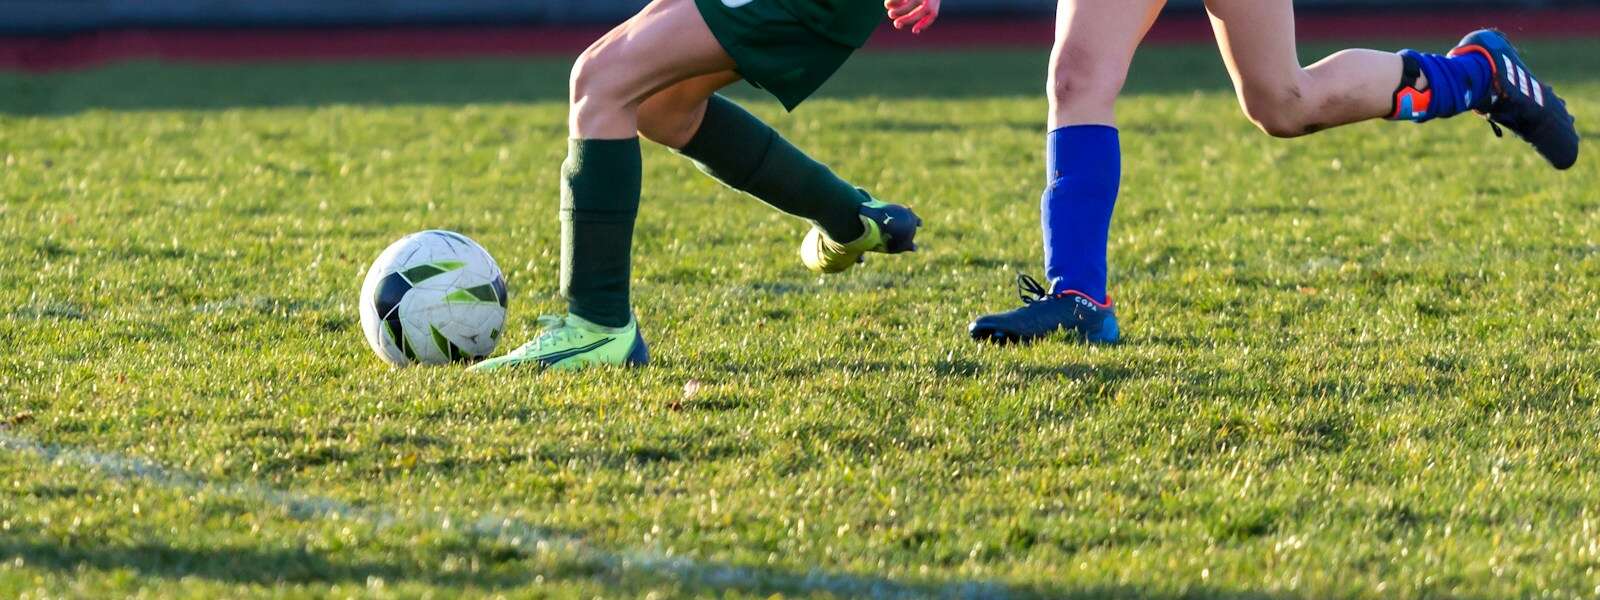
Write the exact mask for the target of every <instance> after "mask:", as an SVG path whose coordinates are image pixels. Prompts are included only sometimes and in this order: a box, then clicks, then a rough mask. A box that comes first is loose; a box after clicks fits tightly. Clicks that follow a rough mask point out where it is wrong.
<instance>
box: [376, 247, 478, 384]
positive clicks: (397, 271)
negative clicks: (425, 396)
mask: <svg viewBox="0 0 1600 600" xmlns="http://www.w3.org/2000/svg"><path fill="white" fill-rule="evenodd" d="M505 322H506V281H505V278H504V277H503V276H501V274H500V266H499V265H496V264H495V262H494V257H491V256H489V252H488V251H486V250H484V249H483V247H482V246H479V245H478V243H477V242H474V241H472V240H470V239H467V237H466V236H464V235H461V234H459V233H454V232H450V231H440V230H432V231H423V232H421V233H414V234H411V235H408V236H406V237H404V238H401V240H400V241H398V242H395V243H394V244H392V245H390V246H389V247H388V248H387V249H385V250H384V251H383V254H380V255H378V260H377V262H374V263H372V268H371V269H370V270H368V271H367V281H366V283H365V284H364V285H362V286H361V330H362V332H364V333H366V335H367V342H368V343H369V344H371V345H372V351H373V352H377V353H378V358H381V359H383V360H384V361H386V362H388V363H389V364H392V365H395V366H397V367H404V366H407V365H411V364H416V363H421V364H426V365H437V364H443V363H448V362H459V361H468V362H470V361H475V360H479V359H482V358H484V357H487V356H489V354H490V353H491V352H494V347H495V344H496V343H498V342H499V341H500V331H501V328H502V327H503V326H504V325H505Z"/></svg>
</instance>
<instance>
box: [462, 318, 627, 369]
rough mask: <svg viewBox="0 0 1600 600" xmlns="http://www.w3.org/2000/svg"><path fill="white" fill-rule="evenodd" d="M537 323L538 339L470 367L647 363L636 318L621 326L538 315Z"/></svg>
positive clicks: (511, 367) (543, 367)
mask: <svg viewBox="0 0 1600 600" xmlns="http://www.w3.org/2000/svg"><path fill="white" fill-rule="evenodd" d="M539 326H540V328H541V329H542V331H541V332H540V333H539V337H538V339H535V340H533V341H531V342H528V343H526V344H523V345H522V347H521V348H517V349H516V350H512V351H511V352H508V353H506V354H505V356H501V357H499V358H491V359H489V360H486V361H483V362H481V363H478V364H476V365H473V366H472V368H471V369H470V370H471V371H475V372H479V373H482V372H488V371H500V370H505V369H520V368H532V369H559V370H578V369H583V368H586V367H591V366H596V365H623V366H629V367H637V366H644V364H645V363H648V362H650V351H649V349H648V348H646V347H645V343H644V336H642V335H640V334H639V321H638V320H637V319H634V320H631V321H628V324H627V325H626V326H623V327H605V326H602V325H596V324H594V323H591V322H589V321H586V320H584V319H583V318H582V317H579V316H577V315H567V316H564V317H562V316H555V315H545V316H542V317H539Z"/></svg>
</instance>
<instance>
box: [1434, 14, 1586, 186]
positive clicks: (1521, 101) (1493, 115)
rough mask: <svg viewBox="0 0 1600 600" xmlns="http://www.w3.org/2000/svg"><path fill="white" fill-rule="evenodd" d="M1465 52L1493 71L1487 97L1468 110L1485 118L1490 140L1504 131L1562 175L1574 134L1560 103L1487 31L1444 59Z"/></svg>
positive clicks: (1571, 158)
mask: <svg viewBox="0 0 1600 600" xmlns="http://www.w3.org/2000/svg"><path fill="white" fill-rule="evenodd" d="M1469 52H1477V53H1480V54H1482V55H1483V57H1484V58H1485V59H1488V61H1489V68H1490V69H1491V70H1493V71H1494V85H1493V86H1490V89H1489V97H1487V98H1479V99H1476V100H1475V101H1474V102H1473V106H1472V109H1473V110H1475V111H1478V112H1479V113H1480V114H1483V115H1484V116H1485V117H1486V118H1488V120H1489V126H1490V127H1492V128H1494V134H1495V135H1497V136H1504V135H1505V134H1504V133H1503V132H1501V131H1500V127H1501V126H1504V127H1505V128H1506V129H1510V130H1511V131H1512V132H1514V133H1516V134H1517V137H1520V138H1522V139H1523V140H1524V141H1526V142H1528V143H1529V144H1533V148H1534V149H1535V150H1538V151H1539V155H1540V156H1543V157H1544V158H1545V160H1548V161H1550V164H1551V165H1552V166H1554V167H1555V168H1557V169H1567V168H1570V167H1572V165H1573V163H1576V162H1578V128H1577V127H1576V126H1575V125H1573V118H1572V115H1571V114H1570V113H1568V112H1567V103H1566V101H1564V100H1562V99H1561V98H1560V97H1559V96H1556V92H1555V90H1554V89H1552V88H1551V87H1550V86H1548V85H1545V84H1544V83H1543V82H1541V81H1539V80H1538V79H1535V78H1534V77H1533V72H1532V71H1529V70H1528V65H1527V64H1525V63H1523V62H1522V57H1520V56H1518V55H1517V49H1516V48H1514V47H1512V46H1511V42H1510V41H1509V40H1507V39H1506V36H1505V35H1504V34H1502V33H1500V32H1499V31H1495V30H1493V29H1479V30H1477V31H1474V32H1472V33H1469V34H1467V37H1465V38H1462V39H1461V43H1460V44H1458V45H1457V46H1456V47H1455V48H1454V49H1452V50H1451V51H1450V56H1461V55H1463V54H1467V53H1469Z"/></svg>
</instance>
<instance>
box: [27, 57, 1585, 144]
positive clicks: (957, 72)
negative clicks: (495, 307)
mask: <svg viewBox="0 0 1600 600" xmlns="http://www.w3.org/2000/svg"><path fill="white" fill-rule="evenodd" d="M1447 43H1448V42H1441V41H1438V40H1428V41H1421V40H1411V41H1410V44H1406V43H1394V44H1383V43H1376V44H1374V43H1366V44H1364V45H1366V46H1368V47H1379V48H1387V47H1393V48H1399V47H1402V46H1406V45H1414V46H1416V47H1421V48H1432V47H1436V46H1440V45H1441V44H1447ZM1339 47H1340V46H1339V45H1328V44H1317V45H1308V46H1305V47H1303V48H1302V49H1301V56H1302V58H1308V57H1318V56H1323V55H1326V54H1328V53H1330V52H1332V51H1335V50H1337V49H1338V48H1339ZM1525 50H1526V51H1527V54H1528V55H1529V56H1530V60H1531V61H1533V64H1534V65H1535V66H1536V67H1537V68H1538V69H1539V75H1540V78H1541V79H1542V80H1547V81H1551V82H1554V83H1555V84H1556V85H1557V86H1561V85H1563V84H1573V83H1579V82H1583V83H1590V82H1595V81H1600V61H1597V60H1596V59H1594V58H1593V57H1596V56H1600V39H1596V40H1566V41H1549V42H1535V43H1530V44H1527V45H1526V47H1525ZM1048 54H1049V53H1048V50H1047V49H1045V48H1039V49H1020V50H1017V49H1013V50H967V51H933V52H868V53H863V54H861V55H860V56H857V57H855V58H854V59H852V60H851V61H850V62H849V63H847V64H846V65H845V68H844V69H842V70H841V71H840V72H839V74H838V75H837V76H836V77H835V78H834V79H833V80H832V81H830V82H828V84H827V85H826V86H824V87H823V89H822V90H821V92H819V94H818V96H817V97H818V98H819V99H842V100H851V99H871V98H893V99H975V98H1019V97H1020V98H1036V99H1039V100H1041V101H1042V100H1043V95H1044V78H1045V73H1046V70H1047V61H1048V58H1049V57H1048ZM570 67H571V59H569V58H534V59H524V60H513V59H472V60H441V61H411V62H399V61H352V62H333V63H317V62H306V63H294V62H282V63H258V64H248V65H180V64H159V63H156V62H152V61H143V62H131V63H123V64H119V65H114V66H110V67H105V68H100V69H94V70H88V71H81V72H70V73H55V74H47V75H19V74H14V73H0V113H9V114H13V115H62V114H72V113H77V112H81V111H85V110H168V109H188V110H221V109H228V108H238V107H316V106H328V105H348V104H356V105H380V106H383V105H462V104H504V103H536V102H542V103H557V104H561V103H565V102H566V98H567V74H568V73H567V72H568V69H569V68H570ZM1125 89H1126V93H1127V94H1130V95H1134V94H1189V93H1192V92H1194V91H1197V90H1198V91H1228V90H1230V89H1231V87H1230V83H1229V80H1228V76H1227V73H1226V71H1225V70H1224V68H1223V65H1222V62H1221V60H1220V59H1219V58H1218V57H1217V53H1216V50H1215V48H1213V47H1212V46H1211V45H1210V44H1200V45H1195V46H1152V47H1148V48H1144V49H1141V50H1140V52H1139V54H1138V55H1137V56H1136V57H1135V60H1134V65H1133V69H1132V73H1131V74H1130V77H1129V80H1128V84H1127V86H1126V88H1125ZM730 93H731V95H733V96H735V97H739V98H742V99H756V100H760V101H763V102H768V103H770V102H771V99H770V98H769V97H768V96H766V95H765V94H764V93H762V92H760V91H758V90H754V89H752V88H750V87H749V86H747V85H744V84H738V85H736V86H734V87H733V88H730ZM1041 106H1042V105H1041ZM801 110H805V109H804V108H802V109H801ZM1043 114H1044V110H1043V108H1041V109H1040V110H1039V113H1038V115H1027V116H1030V117H1031V116H1038V117H1039V118H1041V119H1042V118H1043ZM1023 125H1026V126H1031V125H1032V122H1031V121H1029V122H1026V123H1024V124H1023ZM886 129H889V130H895V129H901V130H905V131H910V132H913V133H921V132H928V131H936V130H938V129H939V126H938V124H936V123H933V124H930V123H912V122H906V121H901V122H899V123H898V124H897V126H888V127H886Z"/></svg>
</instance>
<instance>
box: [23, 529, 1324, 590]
mask: <svg viewBox="0 0 1600 600" xmlns="http://www.w3.org/2000/svg"><path fill="white" fill-rule="evenodd" d="M474 554H476V556H474V557H473V559H474V561H475V562H477V563H478V564H479V565H480V566H483V567H484V571H485V572H480V573H442V572H438V571H436V570H433V569H431V568H430V567H429V566H428V563H427V562H426V561H418V562H415V563H411V562H402V561H355V562H349V561H342V560H336V559H333V558H331V557H329V556H328V555H326V554H324V553H320V552H313V551H308V550H303V549H280V550H269V549H254V548H237V547H234V548H205V549H186V548H176V547H173V546H170V545H163V544H148V543H146V544H135V545H130V546H120V547H112V546H100V547H82V546H64V545H61V544H55V543H50V542H41V541H21V540H16V539H12V540H7V541H3V542H0V559H3V560H5V561H6V562H12V561H21V562H22V563H23V564H26V565H29V566H32V567H34V568H44V569H49V570H53V571H59V572H62V573H64V574H68V575H75V576H82V575H84V574H85V571H86V570H93V571H132V572H134V573H136V574H138V576H139V577H141V578H147V579H163V580H170V581H178V580H184V579H203V580H206V581H211V582H217V583H223V584H228V585H253V586H269V587H270V586H278V585H301V586H304V585H352V584H353V585H358V586H368V585H371V584H372V583H373V582H374V581H377V580H381V581H382V582H383V583H384V584H385V585H396V584H403V583H419V584H425V585H429V586H434V587H442V588H447V589H457V590H461V589H463V588H470V589H476V590H480V591H481V590H489V591H505V590H514V589H517V588H519V587H522V586H526V585H529V584H538V585H540V586H541V587H543V586H549V585H552V584H561V583H563V582H565V583H580V582H581V583H588V584H591V585H595V586H597V587H600V588H603V589H605V590H607V591H608V592H614V593H625V594H640V593H645V592H647V591H651V590H653V589H656V588H661V587H667V588H669V589H675V590H677V592H678V593H684V594H697V593H712V594H720V593H728V592H739V593H747V594H759V595H794V596H825V597H865V598H1062V599H1089V598H1149V599H1167V598H1172V599H1176V598H1195V597H1206V598H1220V599H1232V600H1246V599H1259V600H1289V599H1291V598H1296V597H1295V596H1289V595H1283V594H1267V593H1259V592H1248V591H1246V592H1236V591H1224V590H1216V589H1204V588H1201V589H1190V590H1188V591H1185V592H1181V593H1176V592H1161V591H1151V590H1145V589H1140V588H1137V587H1131V586H1075V587H1066V586H1063V587H1055V586H1048V585H1037V586H1012V585H1006V584H1002V583H996V582H990V581H965V582H947V583H933V582H929V583H905V582H900V581H896V580H892V579H888V578H880V577H874V576H870V575H849V574H837V573H830V572H825V571H822V570H817V569H813V570H810V571H796V570H783V569H768V568H744V567H738V566H733V565H726V564H720V563H698V564H697V566H692V567H688V566H680V567H679V568H675V569H670V570H672V571H673V572H672V573H670V574H669V573H658V574H656V575H655V576H652V574H650V573H645V572H640V571H639V570H635V571H632V572H618V571H617V570H615V569H612V568H608V567H606V566H604V565H597V564H593V563H591V562H585V561H573V562H563V563H560V564H558V565H556V566H547V567H544V568H538V569H531V568H520V567H519V566H518V565H515V564H512V563H516V562H519V561H521V560H522V559H523V558H525V555H524V554H523V553H521V552H518V551H516V550H514V549H509V548H507V549H498V550H496V549H491V550H490V551H488V552H482V551H480V552H476V553H474ZM434 562H437V561H434ZM675 562H676V563H678V564H680V565H685V564H687V562H686V561H675ZM488 571H493V572H492V573H489V572H488ZM544 589H548V588H544Z"/></svg>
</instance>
